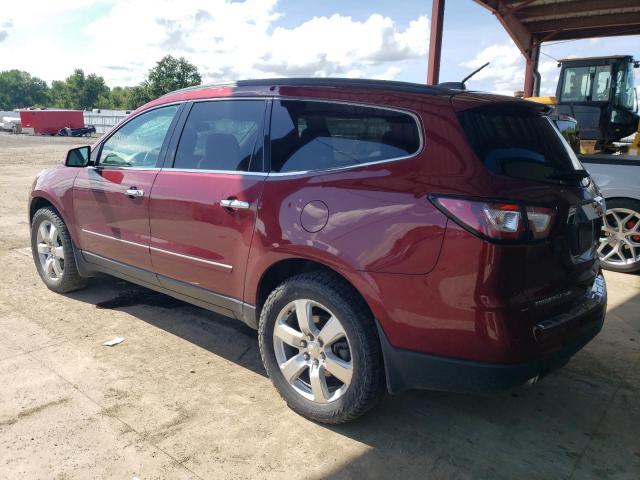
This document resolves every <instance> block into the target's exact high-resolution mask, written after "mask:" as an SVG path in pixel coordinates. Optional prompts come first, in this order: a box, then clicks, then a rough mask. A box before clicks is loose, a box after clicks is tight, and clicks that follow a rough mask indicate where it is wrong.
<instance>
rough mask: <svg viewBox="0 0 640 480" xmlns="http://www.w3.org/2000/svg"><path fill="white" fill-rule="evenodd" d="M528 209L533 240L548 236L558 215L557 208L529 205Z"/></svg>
mask: <svg viewBox="0 0 640 480" xmlns="http://www.w3.org/2000/svg"><path fill="white" fill-rule="evenodd" d="M526 211H527V219H528V221H529V232H531V238H532V239H533V240H541V239H543V238H547V237H548V236H549V232H550V231H551V227H552V225H553V220H554V218H555V216H556V212H555V210H553V209H551V208H544V207H527V209H526Z"/></svg>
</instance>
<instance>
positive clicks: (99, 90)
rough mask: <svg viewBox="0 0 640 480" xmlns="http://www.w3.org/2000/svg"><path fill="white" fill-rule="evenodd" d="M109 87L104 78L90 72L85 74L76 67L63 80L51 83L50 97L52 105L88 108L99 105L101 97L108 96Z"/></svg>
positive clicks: (80, 108)
mask: <svg viewBox="0 0 640 480" xmlns="http://www.w3.org/2000/svg"><path fill="white" fill-rule="evenodd" d="M108 95H109V87H107V85H106V84H105V83H104V78H102V77H99V76H98V75H96V74H94V73H92V74H90V75H87V76H85V74H84V71H83V70H82V69H81V68H76V69H75V70H74V71H73V73H72V74H71V75H69V76H68V77H67V79H66V80H65V81H64V82H61V81H59V80H54V81H53V82H52V83H51V92H50V98H51V102H52V104H53V106H54V107H58V108H74V109H79V110H90V109H92V108H96V107H99V101H100V99H101V98H104V97H108Z"/></svg>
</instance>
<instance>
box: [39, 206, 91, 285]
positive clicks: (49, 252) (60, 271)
mask: <svg viewBox="0 0 640 480" xmlns="http://www.w3.org/2000/svg"><path fill="white" fill-rule="evenodd" d="M73 248H74V247H73V242H72V241H71V237H70V235H69V231H68V230H67V226H66V225H65V223H64V221H62V218H60V215H59V214H58V212H56V211H55V210H54V209H53V208H51V207H45V208H41V209H39V210H38V211H37V212H36V213H35V215H34V216H33V220H32V222H31V252H32V254H33V260H34V262H35V264H36V268H37V270H38V273H39V274H40V278H42V281H43V282H44V283H45V285H46V286H47V287H48V288H49V289H51V290H53V291H54V292H58V293H66V292H71V291H72V290H78V289H79V288H82V287H84V286H85V285H86V284H87V279H85V278H83V277H81V276H80V274H79V273H78V269H77V267H76V262H75V258H74V256H73Z"/></svg>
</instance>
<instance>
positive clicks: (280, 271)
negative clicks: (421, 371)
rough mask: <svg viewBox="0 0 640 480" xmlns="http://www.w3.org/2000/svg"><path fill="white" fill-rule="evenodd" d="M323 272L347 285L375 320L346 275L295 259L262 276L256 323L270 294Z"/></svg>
mask: <svg viewBox="0 0 640 480" xmlns="http://www.w3.org/2000/svg"><path fill="white" fill-rule="evenodd" d="M317 270H322V271H326V272H330V273H332V274H334V275H337V276H338V277H340V278H341V279H342V280H344V281H345V283H347V284H348V285H349V286H350V287H351V289H353V292H354V293H355V294H356V295H357V296H358V297H359V298H360V299H361V300H362V303H363V305H365V306H366V308H367V310H368V312H369V314H370V315H371V318H374V314H373V311H372V309H371V306H370V305H369V302H367V299H366V297H365V295H363V293H362V292H361V291H360V290H359V289H358V288H357V287H356V286H355V285H354V282H352V281H351V280H350V279H349V278H348V277H347V276H346V275H344V274H343V273H341V272H339V271H338V270H336V269H335V268H332V267H329V266H327V265H326V264H324V263H321V262H318V261H316V260H309V259H306V258H300V257H293V258H285V259H281V260H278V261H277V262H275V263H273V264H271V265H270V266H269V267H268V268H267V269H266V270H265V271H264V272H263V273H262V275H261V276H260V280H259V281H258V284H257V289H256V292H255V293H256V297H255V298H256V321H258V322H259V319H260V313H261V311H262V307H263V305H264V303H265V301H266V299H267V297H268V296H269V294H270V293H271V292H272V291H273V290H274V289H275V288H276V287H277V286H278V285H279V284H280V283H282V282H284V281H285V280H287V279H288V278H291V277H293V276H295V275H298V274H301V273H307V272H312V271H317Z"/></svg>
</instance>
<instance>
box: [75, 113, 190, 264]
mask: <svg viewBox="0 0 640 480" xmlns="http://www.w3.org/2000/svg"><path fill="white" fill-rule="evenodd" d="M178 108H179V106H177V105H171V106H167V107H161V108H156V109H154V110H150V111H148V112H145V113H142V114H140V115H138V116H136V117H134V118H132V119H131V120H129V121H127V122H126V123H125V124H124V125H122V126H121V127H120V128H119V129H118V130H116V131H115V132H114V133H113V134H112V135H110V136H109V137H108V138H107V139H106V140H105V141H104V142H103V143H102V144H101V146H99V147H98V149H97V150H96V152H97V155H96V157H97V158H96V159H95V160H94V161H96V166H94V167H88V168H85V169H83V170H82V171H81V172H80V173H79V174H78V176H77V177H76V180H75V183H74V187H73V209H74V213H75V217H76V223H77V225H78V233H79V239H80V241H79V247H80V249H81V250H83V251H86V252H90V253H94V254H97V255H100V256H102V257H106V258H108V259H111V260H117V261H119V262H122V263H126V264H128V265H132V266H135V267H138V268H141V269H144V270H148V271H151V270H153V269H152V266H151V257H150V255H149V194H150V193H151V188H152V186H153V182H154V181H155V178H156V176H157V174H158V171H159V167H158V162H159V161H160V160H161V152H162V150H163V145H164V144H165V142H166V137H167V132H168V131H169V127H170V126H171V123H172V121H173V120H174V118H175V116H176V113H177V111H178Z"/></svg>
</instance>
